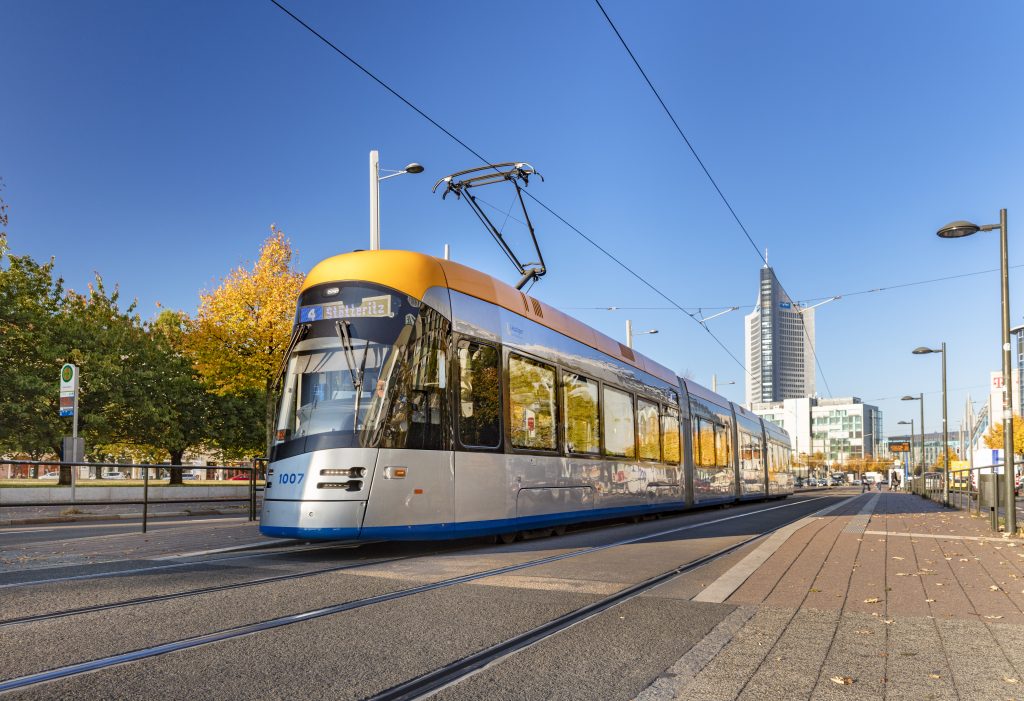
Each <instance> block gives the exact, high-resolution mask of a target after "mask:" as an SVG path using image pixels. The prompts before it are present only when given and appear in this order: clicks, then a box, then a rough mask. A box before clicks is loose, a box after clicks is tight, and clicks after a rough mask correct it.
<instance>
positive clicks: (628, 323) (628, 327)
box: [626, 319, 658, 348]
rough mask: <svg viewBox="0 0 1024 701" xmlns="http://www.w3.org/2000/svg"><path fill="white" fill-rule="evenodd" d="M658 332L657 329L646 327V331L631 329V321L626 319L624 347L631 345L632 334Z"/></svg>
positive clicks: (641, 334)
mask: <svg viewBox="0 0 1024 701" xmlns="http://www.w3.org/2000/svg"><path fill="white" fill-rule="evenodd" d="M654 333H658V329H648V330H647V331H633V322H632V321H630V320H629V319H626V347H627V348H632V347H633V336H634V335H636V336H643V335H644V334H654Z"/></svg>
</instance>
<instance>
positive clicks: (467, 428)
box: [459, 341, 501, 448]
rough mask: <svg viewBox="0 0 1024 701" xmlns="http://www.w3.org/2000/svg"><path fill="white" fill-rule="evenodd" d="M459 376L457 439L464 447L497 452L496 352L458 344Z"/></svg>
mask: <svg viewBox="0 0 1024 701" xmlns="http://www.w3.org/2000/svg"><path fill="white" fill-rule="evenodd" d="M459 373H460V374H459V439H460V440H461V441H462V444H463V445H467V446H475V447H480V448H497V447H498V445H500V443H501V391H500V389H501V372H500V363H499V362H498V350H497V349H496V348H494V347H493V346H488V345H484V344H482V343H474V342H471V341H460V342H459Z"/></svg>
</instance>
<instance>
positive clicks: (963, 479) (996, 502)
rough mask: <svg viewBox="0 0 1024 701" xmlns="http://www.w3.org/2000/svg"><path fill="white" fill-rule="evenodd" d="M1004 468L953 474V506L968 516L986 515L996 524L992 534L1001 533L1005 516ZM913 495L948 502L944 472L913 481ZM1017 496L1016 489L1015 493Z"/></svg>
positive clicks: (951, 478) (994, 466) (950, 479)
mask: <svg viewBox="0 0 1024 701" xmlns="http://www.w3.org/2000/svg"><path fill="white" fill-rule="evenodd" d="M1002 470H1003V465H1002V464H997V465H992V466H989V467H975V468H973V469H962V470H950V471H949V505H950V506H955V507H956V508H958V509H961V510H963V511H967V512H969V513H970V512H974V513H977V514H978V515H979V516H980V515H982V514H985V515H987V516H988V517H989V519H990V520H991V523H992V530H999V522H1000V519H1001V517H1002V516H1003V515H1005V507H1004V506H1003V499H1004V497H1003V495H1004V494H1005V493H1006V492H1005V486H1004V480H1005V479H1006V478H1005V477H1004V475H1003V474H1002ZM911 491H913V492H914V493H915V494H919V495H921V496H923V497H925V498H926V499H931V500H932V501H937V502H939V503H940V504H941V503H943V500H944V491H945V490H944V484H943V477H942V473H941V472H926V473H925V474H924V475H922V476H921V477H914V478H913V480H912V481H911ZM1014 494H1015V495H1016V486H1015V489H1014Z"/></svg>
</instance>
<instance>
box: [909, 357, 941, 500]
mask: <svg viewBox="0 0 1024 701" xmlns="http://www.w3.org/2000/svg"><path fill="white" fill-rule="evenodd" d="M913 352H914V355H927V354H928V353H942V465H943V469H944V471H945V472H944V474H943V479H942V505H943V506H949V426H948V425H947V424H948V422H947V420H946V342H945V341H943V342H942V347H941V348H926V347H925V346H918V347H917V348H915V349H914V351H913ZM921 447H922V448H923V447H924V444H922V445H921Z"/></svg>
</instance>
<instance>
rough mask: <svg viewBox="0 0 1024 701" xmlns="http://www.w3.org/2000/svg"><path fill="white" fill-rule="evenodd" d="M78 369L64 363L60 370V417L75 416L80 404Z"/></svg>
mask: <svg viewBox="0 0 1024 701" xmlns="http://www.w3.org/2000/svg"><path fill="white" fill-rule="evenodd" d="M77 395H78V368H77V367H76V366H74V365H72V364H71V363H64V365H63V366H62V367H61V369H60V405H59V406H60V415H61V416H74V415H75V408H76V407H77V404H78V402H77V401H76V396H77Z"/></svg>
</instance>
